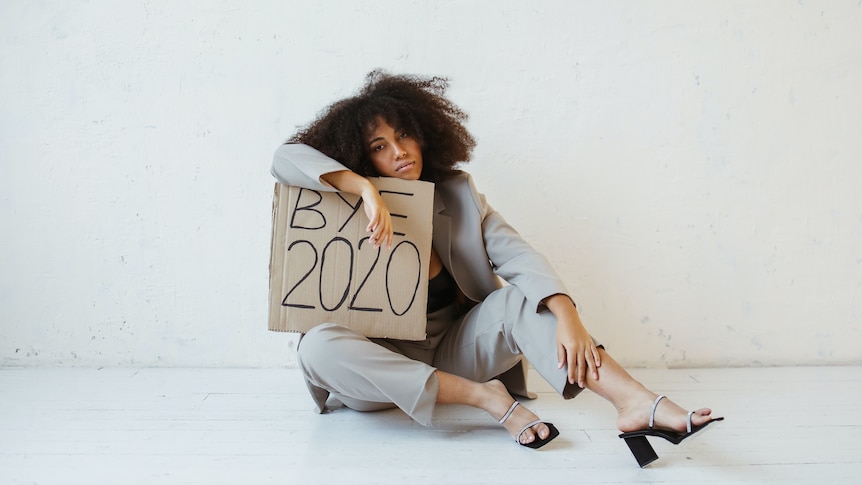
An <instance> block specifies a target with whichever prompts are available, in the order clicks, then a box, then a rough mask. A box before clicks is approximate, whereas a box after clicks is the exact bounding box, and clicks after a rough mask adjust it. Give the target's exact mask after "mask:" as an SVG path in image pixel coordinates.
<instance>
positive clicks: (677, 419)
mask: <svg viewBox="0 0 862 485" xmlns="http://www.w3.org/2000/svg"><path fill="white" fill-rule="evenodd" d="M657 397H658V395H657V394H653V393H643V395H641V396H638V398H637V399H633V400H632V402H631V403H629V404H627V405H625V406H623V407H621V408H620V409H619V410H618V411H619V417H618V419H617V427H618V428H619V429H620V431H622V432H624V433H625V432H629V431H639V430H642V429H648V428H649V419H650V411H651V410H652V405H653V402H654V401H655V399H656V398H657ZM710 414H712V410H711V409H709V408H701V409H698V410H697V411H695V412H694V413H693V414H692V415H691V425H692V426H693V427H694V426H700V425H702V424H706V423H708V422H709V421H710V420H711V419H712V417H711V416H710ZM687 423H688V411H686V410H685V409H683V408H681V407H679V406H677V405H676V404H675V403H674V402H673V401H671V400H670V399H667V398H664V399H662V400H661V401H659V403H658V407H657V408H656V410H655V421H654V422H653V428H658V429H664V430H670V431H677V432H682V433H684V432H685V431H686V425H687Z"/></svg>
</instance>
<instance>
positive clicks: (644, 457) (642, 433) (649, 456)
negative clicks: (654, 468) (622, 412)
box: [620, 396, 724, 468]
mask: <svg viewBox="0 0 862 485" xmlns="http://www.w3.org/2000/svg"><path fill="white" fill-rule="evenodd" d="M664 398H665V396H659V397H657V398H656V400H655V401H654V402H653V403H652V409H651V410H650V413H649V428H648V429H642V430H638V431H630V432H628V433H623V434H621V435H620V438H622V439H624V440H625V442H626V444H627V445H629V449H630V450H631V452H632V455H634V457H635V460H637V462H638V465H640V467H641V468H643V467H645V466H647V465H649V464H650V463H652V462H654V461H656V460H658V455H657V454H656V452H655V450H653V448H652V446H651V445H650V444H649V441H647V436H658V437H659V438H664V439H666V440H668V441H670V442H671V443H673V444H675V445H678V444H680V443H681V442H682V440H684V439H686V438H689V437H691V436H693V435H695V434H697V432H698V431H701V430H703V428H706V427H707V426H708V425H709V424H711V423H714V422H716V421H721V420H723V419H724V418H723V417H721V418H712V419H711V420H709V421H707V422H705V423H703V424H701V425H699V426H693V425H692V424H691V417H692V415H693V414H694V411H689V413H688V418H687V421H686V430H685V432H682V431H670V430H664V429H656V428H653V425H654V424H655V410H656V408H657V407H658V403H659V402H660V401H661V400H662V399H664Z"/></svg>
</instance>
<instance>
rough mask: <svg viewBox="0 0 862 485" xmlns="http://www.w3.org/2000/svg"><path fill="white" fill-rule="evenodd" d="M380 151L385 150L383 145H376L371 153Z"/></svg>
mask: <svg viewBox="0 0 862 485" xmlns="http://www.w3.org/2000/svg"><path fill="white" fill-rule="evenodd" d="M380 150H383V145H376V146H375V147H374V148H372V149H371V151H373V152H379V151H380Z"/></svg>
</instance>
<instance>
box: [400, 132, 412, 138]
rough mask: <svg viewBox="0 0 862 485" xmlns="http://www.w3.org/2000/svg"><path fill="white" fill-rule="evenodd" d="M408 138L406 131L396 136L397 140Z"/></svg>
mask: <svg viewBox="0 0 862 485" xmlns="http://www.w3.org/2000/svg"><path fill="white" fill-rule="evenodd" d="M408 136H410V134H409V133H407V132H406V131H402V132H401V134H400V135H398V138H407V137H408Z"/></svg>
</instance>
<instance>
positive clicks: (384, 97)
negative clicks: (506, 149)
mask: <svg viewBox="0 0 862 485" xmlns="http://www.w3.org/2000/svg"><path fill="white" fill-rule="evenodd" d="M448 87H449V82H448V80H447V79H446V78H441V77H431V78H423V77H419V76H413V75H391V74H388V73H386V72H383V71H381V70H374V71H371V72H370V73H368V75H367V76H366V83H365V86H364V87H363V88H362V89H361V90H360V92H359V94H358V95H356V96H353V97H351V98H346V99H342V100H340V101H336V102H335V103H333V104H331V105H330V106H328V107H327V108H326V109H324V110H323V111H322V112H321V114H320V115H318V117H317V119H316V120H315V121H313V122H312V123H311V124H309V125H308V126H306V127H304V128H302V129H301V130H300V131H299V132H297V133H296V134H295V135H293V136H292V137H291V138H290V139H289V140H288V143H303V144H306V145H309V146H311V147H313V148H315V149H317V150H319V151H320V152H322V153H324V154H325V155H327V156H329V157H330V158H333V159H335V160H338V161H339V162H341V163H342V164H344V165H345V166H346V167H348V168H349V169H351V170H353V171H354V172H356V173H358V174H360V175H363V176H366V177H367V176H377V175H379V174H378V173H377V171H376V170H375V169H374V165H373V164H372V163H371V158H370V157H369V153H368V147H367V143H366V139H367V137H368V135H369V134H370V133H371V132H372V131H373V130H374V129H375V128H376V123H377V118H378V117H381V118H382V119H383V120H385V121H386V122H387V123H388V124H389V125H391V126H392V127H393V128H395V129H398V130H405V131H407V132H408V133H410V135H411V136H412V137H414V138H415V139H416V140H417V141H418V142H419V146H420V147H421V149H422V161H423V163H422V165H423V167H422V174H421V176H420V179H421V180H426V181H429V182H439V181H441V180H443V179H445V178H446V177H448V176H450V175H453V174H455V173H457V170H456V169H455V165H456V164H458V163H461V162H468V161H469V160H470V155H471V152H472V151H473V147H474V146H475V145H476V141H475V139H474V138H473V136H472V135H471V134H470V132H468V131H467V128H465V127H464V122H465V121H466V120H467V114H466V113H465V112H463V111H462V110H461V109H460V108H458V107H457V106H455V105H454V104H453V103H452V102H451V101H449V100H448V99H447V98H446V97H445V96H444V94H445V92H446V89H447V88H448Z"/></svg>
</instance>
